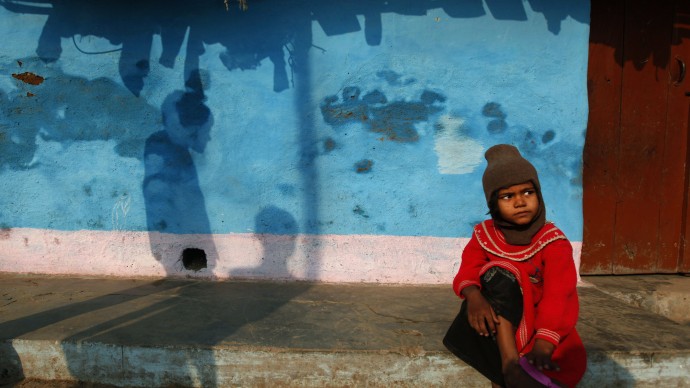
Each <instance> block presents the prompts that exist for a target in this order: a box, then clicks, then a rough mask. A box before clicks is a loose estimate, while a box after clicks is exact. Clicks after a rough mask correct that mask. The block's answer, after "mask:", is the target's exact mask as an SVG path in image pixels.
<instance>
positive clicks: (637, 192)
mask: <svg viewBox="0 0 690 388" xmlns="http://www.w3.org/2000/svg"><path fill="white" fill-rule="evenodd" d="M689 18H690V6H689V5H688V2H687V1H682V0H675V1H674V0H666V1H653V0H616V1H607V0H592V11H591V25H590V28H591V29H590V59H589V70H588V89H589V108H590V115H589V122H588V129H587V138H586V142H585V152H584V172H583V174H584V175H583V182H584V197H583V206H584V243H583V252H582V269H581V272H582V273H585V274H586V273H601V274H609V273H614V274H624V273H658V272H678V271H687V270H688V265H689V264H690V260H688V259H686V258H685V256H690V247H689V248H688V249H685V244H684V242H685V241H686V239H687V238H690V231H688V230H687V228H686V225H687V221H688V220H689V219H690V215H689V214H688V212H687V207H688V199H687V197H688V190H687V188H688V179H687V168H686V166H687V156H688V116H689V114H690V97H688V94H690V93H689V92H690V81H688V80H687V79H686V78H688V77H685V73H686V65H685V64H686V62H687V63H688V65H689V66H690V33H689V32H690V24H689V23H690V20H689ZM687 70H688V71H690V69H687Z"/></svg>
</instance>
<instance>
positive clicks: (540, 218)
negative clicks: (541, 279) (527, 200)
mask: <svg viewBox="0 0 690 388" xmlns="http://www.w3.org/2000/svg"><path fill="white" fill-rule="evenodd" d="M484 157H486V161H487V162H488V165H487V166H486V170H485V171H484V176H482V184H483V185H484V194H485V195H486V204H487V205H488V206H489V211H490V213H491V218H493V220H494V225H495V226H497V227H498V228H499V229H500V230H501V231H502V232H503V235H504V236H505V239H506V242H508V244H512V245H528V244H530V242H531V241H532V237H533V236H534V235H535V234H536V233H537V232H538V231H539V230H540V229H541V228H542V226H544V223H545V222H546V218H545V217H546V207H545V206H544V199H543V198H542V196H541V185H540V184H539V177H538V176H537V170H536V169H535V168H534V166H533V165H532V163H530V162H528V161H527V159H525V158H523V157H522V155H520V151H518V149H517V148H515V147H514V146H512V145H509V144H498V145H495V146H493V147H491V148H489V149H488V150H487V151H486V153H485V154H484ZM528 181H530V182H532V183H533V184H534V188H535V189H536V190H537V197H538V198H539V208H538V210H537V214H536V215H535V216H534V219H532V221H531V222H530V223H529V224H527V225H514V224H512V223H510V222H508V221H506V220H504V219H503V218H502V217H501V215H500V214H499V212H497V211H496V210H497V209H492V208H491V207H492V206H491V195H492V194H493V193H494V192H496V191H498V190H500V189H501V188H504V187H510V186H513V185H519V184H521V183H525V182H528ZM494 205H495V204H494Z"/></svg>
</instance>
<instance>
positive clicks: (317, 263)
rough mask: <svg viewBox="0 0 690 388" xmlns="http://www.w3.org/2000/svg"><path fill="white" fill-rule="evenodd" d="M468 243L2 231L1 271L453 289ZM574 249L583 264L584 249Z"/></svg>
mask: <svg viewBox="0 0 690 388" xmlns="http://www.w3.org/2000/svg"><path fill="white" fill-rule="evenodd" d="M468 241H469V239H467V238H441V237H400V236H381V235H318V236H317V235H298V236H285V235H257V234H249V233H248V234H218V235H173V234H160V233H148V232H127V231H56V230H46V229H30V228H15V229H4V230H2V231H0V252H2V253H0V272H13V273H36V274H51V275H82V276H115V277H165V276H170V277H192V278H206V279H231V278H235V279H272V280H288V279H294V280H309V281H322V282H336V283H339V282H347V283H350V282H356V283H358V282H366V283H397V284H450V283H451V282H452V280H453V277H454V276H455V273H456V272H457V270H458V268H459V265H460V253H461V252H462V249H463V248H464V246H465V245H466V244H467V242H468ZM573 245H574V248H575V246H576V244H573ZM190 247H191V248H199V249H203V250H204V251H205V253H206V255H207V260H208V267H207V268H205V269H201V270H200V271H192V270H186V269H184V267H183V265H182V262H181V253H182V251H183V250H184V249H185V248H190ZM154 251H155V254H154V253H153V252H154ZM575 251H576V252H577V254H578V256H577V257H576V262H577V264H578V265H579V252H580V249H575ZM157 258H158V259H157Z"/></svg>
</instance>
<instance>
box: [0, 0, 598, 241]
mask: <svg viewBox="0 0 690 388" xmlns="http://www.w3.org/2000/svg"><path fill="white" fill-rule="evenodd" d="M588 23H589V2H587V1H577V0H568V1H558V2H553V1H548V0H526V1H517V0H484V1H481V0H465V1H458V0H415V1H411V0H405V1H402V0H401V1H396V0H390V1H385V2H384V1H331V0H325V1H323V0H322V1H290V2H284V1H277V0H250V1H249V9H248V10H247V11H244V12H243V11H240V10H238V9H236V8H234V4H231V8H230V9H229V10H227V11H226V10H225V7H224V5H223V2H222V1H220V0H217V1H194V2H192V1H182V0H179V1H178V0H167V1H146V2H121V1H105V2H103V1H100V2H94V1H49V0H44V1H39V0H35V1H31V0H28V1H22V2H15V1H7V0H3V1H0V35H2V36H3V37H4V39H3V41H4V43H3V46H2V49H1V50H0V74H1V75H2V76H1V77H0V109H1V110H0V179H1V180H2V182H3V183H2V185H1V186H0V224H1V226H2V227H4V228H15V227H30V228H44V229H59V230H82V229H88V230H132V231H162V232H170V233H246V232H261V233H279V234H296V233H307V234H345V235H347V234H372V235H396V236H438V237H458V236H460V237H469V235H470V231H471V227H472V225H473V224H475V223H476V222H478V221H480V220H482V219H484V218H485V217H486V205H485V203H484V200H483V198H484V196H483V193H482V189H481V174H482V171H483V168H484V160H483V152H484V150H486V149H487V148H488V147H489V146H491V145H493V144H495V143H504V142H505V143H512V144H515V145H516V146H518V147H519V148H520V150H521V151H522V152H523V154H524V155H525V156H526V157H527V158H529V159H530V160H531V161H532V162H533V163H534V164H535V165H536V167H537V169H538V170H539V172H540V177H541V180H542V185H543V187H544V198H545V201H546V205H547V211H548V218H549V219H551V220H553V221H555V222H556V223H557V224H558V225H559V226H560V227H561V228H562V229H563V230H564V231H565V232H566V234H568V236H569V237H570V238H571V239H572V240H575V241H581V240H582V211H581V194H582V184H581V165H582V157H581V155H582V148H583V144H584V132H585V127H586V120H587V94H586V70H587V50H588V33H589V26H588ZM33 75H36V76H37V77H33ZM38 77H40V78H38Z"/></svg>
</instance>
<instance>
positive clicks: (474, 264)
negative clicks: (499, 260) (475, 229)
mask: <svg viewBox="0 0 690 388" xmlns="http://www.w3.org/2000/svg"><path fill="white" fill-rule="evenodd" d="M488 261H489V259H488V257H487V256H486V253H485V252H484V250H483V249H482V247H481V245H479V241H477V237H476V236H475V235H474V234H473V235H472V238H471V239H470V242H469V243H467V246H465V249H464V250H463V251H462V260H461V261H460V270H459V271H458V273H457V275H455V279H454V280H453V291H455V293H456V294H457V295H458V296H460V297H461V298H464V297H465V295H463V293H462V290H463V289H464V288H465V287H468V286H476V287H478V288H481V285H480V283H479V270H481V269H482V267H483V266H484V264H486V263H487V262H488Z"/></svg>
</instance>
